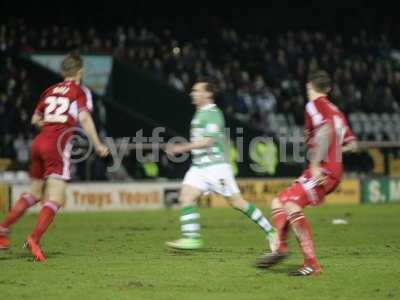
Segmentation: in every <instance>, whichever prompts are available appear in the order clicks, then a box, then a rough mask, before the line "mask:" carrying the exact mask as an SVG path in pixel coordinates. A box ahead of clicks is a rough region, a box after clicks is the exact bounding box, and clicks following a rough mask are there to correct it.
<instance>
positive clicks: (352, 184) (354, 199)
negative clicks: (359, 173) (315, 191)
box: [325, 179, 361, 204]
mask: <svg viewBox="0 0 400 300" xmlns="http://www.w3.org/2000/svg"><path fill="white" fill-rule="evenodd" d="M360 198H361V188H360V181H359V180H357V179H344V180H342V182H341V183H340V185H339V186H338V187H337V188H336V190H335V191H334V192H333V193H331V194H329V195H328V196H327V197H326V200H325V202H326V203H330V204H357V203H360Z"/></svg>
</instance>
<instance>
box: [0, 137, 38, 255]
mask: <svg viewBox="0 0 400 300" xmlns="http://www.w3.org/2000/svg"><path fill="white" fill-rule="evenodd" d="M31 162H32V163H31V170H30V175H31V178H32V179H31V192H30V193H23V194H22V195H21V196H20V197H19V199H18V200H17V201H16V203H15V204H14V206H13V207H12V208H11V210H10V212H9V213H8V214H7V215H6V217H5V219H4V220H3V222H2V223H0V249H7V248H8V247H9V245H10V242H9V240H8V239H7V235H8V233H9V232H10V228H11V226H12V225H13V224H14V223H15V222H17V221H18V220H19V219H20V218H21V217H22V216H23V215H24V214H25V212H26V211H27V210H28V208H29V207H31V206H33V205H35V204H36V203H38V202H39V201H40V200H41V199H42V196H43V186H44V181H43V175H44V168H43V164H42V161H41V159H40V156H39V155H38V139H37V138H36V139H35V140H34V142H33V143H32V148H31Z"/></svg>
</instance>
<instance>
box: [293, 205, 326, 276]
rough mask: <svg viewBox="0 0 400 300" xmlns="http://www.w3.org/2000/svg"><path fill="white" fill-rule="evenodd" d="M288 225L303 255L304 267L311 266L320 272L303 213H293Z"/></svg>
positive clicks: (308, 225)
mask: <svg viewBox="0 0 400 300" xmlns="http://www.w3.org/2000/svg"><path fill="white" fill-rule="evenodd" d="M288 220H289V223H290V226H291V227H292V229H293V232H294V233H295V235H296V237H297V241H298V242H299V245H300V248H301V251H302V252H303V255H304V265H305V266H311V267H313V268H314V269H315V270H317V271H320V270H321V267H320V265H319V264H318V262H317V258H316V256H315V248H314V241H313V238H312V233H311V227H310V224H309V223H308V221H307V219H306V218H305V217H304V214H303V212H295V213H292V214H291V215H290V216H289V219H288Z"/></svg>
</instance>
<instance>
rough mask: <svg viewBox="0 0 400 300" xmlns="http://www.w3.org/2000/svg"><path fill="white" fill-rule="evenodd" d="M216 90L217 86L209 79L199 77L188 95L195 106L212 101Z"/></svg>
mask: <svg viewBox="0 0 400 300" xmlns="http://www.w3.org/2000/svg"><path fill="white" fill-rule="evenodd" d="M216 92H217V88H216V86H215V84H214V83H213V82H212V81H211V80H210V79H206V78H201V79H199V80H197V81H196V82H195V83H194V84H193V87H192V91H191V93H190V96H192V103H193V104H194V105H196V106H197V107H201V106H204V105H206V104H209V103H213V102H214V96H215V94H216Z"/></svg>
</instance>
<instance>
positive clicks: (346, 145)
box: [342, 117, 358, 153]
mask: <svg viewBox="0 0 400 300" xmlns="http://www.w3.org/2000/svg"><path fill="white" fill-rule="evenodd" d="M343 119H344V123H345V127H344V130H345V132H344V138H343V147H342V152H343V153H345V152H356V151H357V150H358V142H357V138H356V136H355V135H354V134H353V132H352V130H351V129H350V126H349V124H348V122H347V120H346V118H344V117H343Z"/></svg>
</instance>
